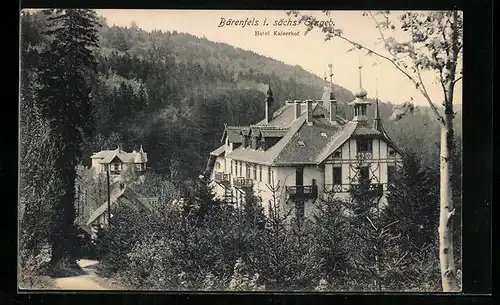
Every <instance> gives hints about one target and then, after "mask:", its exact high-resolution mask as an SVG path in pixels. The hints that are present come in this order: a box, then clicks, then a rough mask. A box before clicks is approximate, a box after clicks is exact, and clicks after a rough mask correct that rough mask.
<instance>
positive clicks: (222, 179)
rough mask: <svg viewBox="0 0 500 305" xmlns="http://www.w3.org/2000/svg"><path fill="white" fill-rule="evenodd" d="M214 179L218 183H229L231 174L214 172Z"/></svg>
mask: <svg viewBox="0 0 500 305" xmlns="http://www.w3.org/2000/svg"><path fill="white" fill-rule="evenodd" d="M214 181H215V182H217V183H220V184H224V185H229V184H230V183H231V174H225V173H220V172H216V173H215V175H214Z"/></svg>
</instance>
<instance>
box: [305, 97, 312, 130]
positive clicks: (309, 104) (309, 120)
mask: <svg viewBox="0 0 500 305" xmlns="http://www.w3.org/2000/svg"><path fill="white" fill-rule="evenodd" d="M312 104H313V101H312V100H310V99H309V100H306V105H307V108H306V113H307V121H306V122H307V125H312V123H313V122H312Z"/></svg>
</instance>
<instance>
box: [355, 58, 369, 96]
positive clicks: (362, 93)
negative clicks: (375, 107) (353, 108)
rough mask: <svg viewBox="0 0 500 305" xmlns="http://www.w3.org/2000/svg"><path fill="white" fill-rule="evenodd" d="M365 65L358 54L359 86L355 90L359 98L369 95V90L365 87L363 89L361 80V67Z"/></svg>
mask: <svg viewBox="0 0 500 305" xmlns="http://www.w3.org/2000/svg"><path fill="white" fill-rule="evenodd" d="M362 68H363V66H362V65H361V58H360V57H359V56H358V69H359V88H358V90H356V91H355V92H354V96H355V97H357V98H361V99H362V98H365V97H366V95H367V92H366V90H365V89H363V83H362V81H361V69H362Z"/></svg>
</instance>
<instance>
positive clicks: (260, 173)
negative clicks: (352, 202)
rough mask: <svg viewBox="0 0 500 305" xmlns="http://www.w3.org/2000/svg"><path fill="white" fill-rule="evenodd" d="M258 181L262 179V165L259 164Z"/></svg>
mask: <svg viewBox="0 0 500 305" xmlns="http://www.w3.org/2000/svg"><path fill="white" fill-rule="evenodd" d="M259 181H262V165H259Z"/></svg>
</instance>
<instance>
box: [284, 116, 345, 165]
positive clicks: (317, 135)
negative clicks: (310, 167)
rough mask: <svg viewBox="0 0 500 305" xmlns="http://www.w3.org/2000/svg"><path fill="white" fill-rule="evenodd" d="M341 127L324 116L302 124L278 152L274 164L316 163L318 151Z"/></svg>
mask: <svg viewBox="0 0 500 305" xmlns="http://www.w3.org/2000/svg"><path fill="white" fill-rule="evenodd" d="M340 129H341V127H338V126H332V124H331V123H330V122H329V121H328V120H327V119H324V118H313V125H312V126H307V125H306V124H304V125H302V126H301V128H300V129H299V130H298V131H297V132H296V133H295V134H294V135H293V137H292V138H291V140H290V141H289V142H288V143H287V144H286V146H285V147H284V148H283V150H282V151H281V152H280V154H279V155H278V157H277V158H276V160H275V161H274V164H275V165H292V164H316V163H317V162H316V159H317V157H318V154H319V152H321V150H322V149H323V148H324V147H325V145H326V144H327V143H328V141H329V139H331V138H332V137H334V136H335V135H336V134H337V133H339V130H340Z"/></svg>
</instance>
